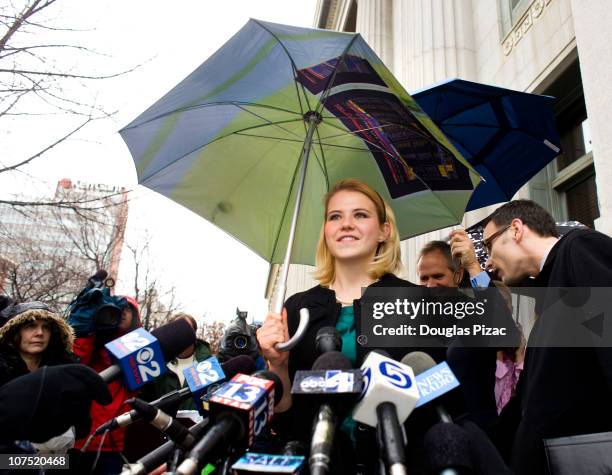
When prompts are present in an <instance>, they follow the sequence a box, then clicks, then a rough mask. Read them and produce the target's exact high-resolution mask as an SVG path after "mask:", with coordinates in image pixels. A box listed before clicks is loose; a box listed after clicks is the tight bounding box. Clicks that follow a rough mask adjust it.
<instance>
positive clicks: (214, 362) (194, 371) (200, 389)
mask: <svg viewBox="0 0 612 475" xmlns="http://www.w3.org/2000/svg"><path fill="white" fill-rule="evenodd" d="M183 375H184V376H185V381H186V382H187V385H188V386H189V390H190V391H191V395H192V397H193V400H194V402H195V405H196V407H197V408H198V411H200V410H201V408H202V401H201V397H202V395H203V394H204V393H205V392H206V390H207V389H208V388H209V387H210V386H211V385H212V384H215V383H217V382H219V381H222V380H224V379H225V373H224V372H223V369H222V368H221V364H220V363H219V360H218V359H217V358H216V357H214V356H211V357H210V358H208V359H206V360H204V361H198V362H196V363H194V364H192V365H191V366H188V367H187V368H185V369H184V370H183Z"/></svg>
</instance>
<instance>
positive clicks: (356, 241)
mask: <svg viewBox="0 0 612 475" xmlns="http://www.w3.org/2000/svg"><path fill="white" fill-rule="evenodd" d="M324 203H325V216H324V222H323V225H322V228H321V234H320V237H319V242H318V245H317V251H316V266H317V269H316V274H315V278H316V279H317V280H318V281H319V285H317V286H316V287H313V288H311V289H310V290H307V291H305V292H300V293H298V294H295V295H293V296H292V297H290V298H289V299H288V300H287V301H286V302H285V308H284V310H283V314H282V315H278V314H272V313H271V314H268V316H267V318H266V320H265V321H264V323H263V325H262V326H261V328H260V329H259V330H258V331H257V340H258V342H259V345H260V347H261V350H262V353H263V356H264V358H265V359H266V360H267V361H268V366H269V368H270V370H272V371H274V372H275V373H277V374H278V375H279V376H280V378H281V379H282V380H283V385H284V389H285V391H284V395H283V399H282V401H281V402H280V404H279V405H278V406H277V408H276V409H277V411H278V412H283V411H286V410H287V409H289V408H290V407H291V404H292V400H291V391H290V388H291V384H290V381H291V379H292V377H293V375H294V373H295V371H297V370H299V369H310V368H311V367H312V363H313V362H314V361H315V359H316V358H317V356H318V355H317V352H316V347H315V337H316V334H317V332H318V331H319V329H321V328H322V327H326V326H332V327H336V329H337V330H338V331H339V333H340V335H341V337H342V352H343V353H344V354H345V356H347V357H348V359H349V360H350V361H351V362H352V363H353V364H355V365H358V364H359V363H360V362H361V359H362V358H363V355H364V354H365V351H363V350H362V349H361V347H360V346H359V345H358V344H357V335H358V334H359V332H358V330H359V328H358V327H359V326H360V325H359V310H360V308H359V299H360V297H361V291H362V288H364V287H369V286H383V287H403V286H414V284H411V283H410V282H408V281H405V280H402V279H399V278H398V277H396V276H395V273H396V272H398V271H399V270H400V269H401V258H400V241H399V234H398V231H397V226H396V224H395V217H394V215H393V211H392V210H391V208H390V207H389V206H388V205H387V204H386V203H385V202H384V200H383V199H382V197H381V196H380V195H379V194H378V193H377V192H376V191H375V190H374V189H373V188H371V187H370V186H369V185H367V184H366V183H364V182H362V181H359V180H356V179H347V180H342V181H340V182H338V183H336V185H335V186H333V188H332V189H331V190H330V191H329V192H328V193H327V195H326V196H325V198H324ZM304 307H305V308H308V310H309V311H310V325H309V327H308V330H307V331H306V334H305V335H304V337H303V338H302V340H301V341H300V343H299V344H298V345H297V346H296V347H295V348H294V349H293V350H291V351H290V352H278V351H277V350H276V349H275V347H274V346H275V345H276V344H277V343H279V342H284V341H286V340H287V339H288V338H289V335H290V334H293V333H294V332H295V331H296V329H297V325H298V322H299V310H300V309H301V308H304ZM401 356H402V355H400V357H401Z"/></svg>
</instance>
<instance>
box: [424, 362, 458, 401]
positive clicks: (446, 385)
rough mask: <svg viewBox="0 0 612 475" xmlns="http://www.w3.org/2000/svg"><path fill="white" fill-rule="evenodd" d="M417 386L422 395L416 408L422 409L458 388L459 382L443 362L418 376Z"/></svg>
mask: <svg viewBox="0 0 612 475" xmlns="http://www.w3.org/2000/svg"><path fill="white" fill-rule="evenodd" d="M416 385H417V387H418V389H419V394H420V398H419V400H418V401H417V403H416V407H421V406H422V405H424V404H427V403H428V402H430V401H433V400H434V399H436V398H438V397H440V396H442V395H443V394H446V393H447V392H449V391H451V390H453V389H455V388H456V387H458V386H459V381H458V380H457V377H456V376H455V374H454V373H453V371H452V370H451V369H450V367H449V366H448V364H447V363H446V361H443V362H442V363H438V364H437V365H435V366H434V367H433V368H430V369H428V370H427V371H423V372H422V373H420V374H418V375H417V377H416Z"/></svg>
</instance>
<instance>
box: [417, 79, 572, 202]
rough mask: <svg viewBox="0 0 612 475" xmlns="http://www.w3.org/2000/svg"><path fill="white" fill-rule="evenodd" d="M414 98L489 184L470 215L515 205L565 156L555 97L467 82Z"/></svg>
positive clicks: (437, 87)
mask: <svg viewBox="0 0 612 475" xmlns="http://www.w3.org/2000/svg"><path fill="white" fill-rule="evenodd" d="M412 97H413V98H414V99H415V100H416V101H417V103H418V104H419V106H421V108H422V109H423V110H424V111H425V112H426V113H427V114H428V115H429V117H431V119H432V120H433V121H434V122H435V123H436V125H437V126H438V127H439V128H440V129H442V131H443V132H444V133H445V134H446V136H447V137H448V138H449V139H450V141H451V142H452V143H453V145H454V146H455V147H456V148H457V149H458V150H459V152H461V154H462V155H463V156H464V157H465V158H466V159H467V160H468V161H469V162H470V164H471V165H472V166H473V167H474V168H475V169H476V171H478V172H479V173H480V174H481V175H482V177H483V178H484V179H485V181H484V182H481V183H480V185H479V186H478V188H476V191H475V192H474V193H473V194H472V197H471V199H470V201H469V202H468V205H467V208H466V211H471V210H473V209H478V208H483V207H485V206H489V205H492V204H495V203H501V202H504V201H509V200H510V199H512V196H514V194H515V193H516V192H517V191H518V189H519V188H520V187H521V186H523V185H524V184H525V183H527V181H529V179H530V178H532V177H533V176H534V175H535V174H536V173H538V172H539V171H540V170H541V169H542V168H544V167H545V166H546V164H548V163H549V162H550V161H551V160H552V159H554V158H555V157H556V156H557V155H558V154H559V152H560V139H559V134H558V133H557V129H556V127H555V114H554V111H553V102H554V98H553V97H550V96H540V95H536V94H528V93H525V92H519V91H513V90H511V89H504V88H501V87H495V86H489V85H486V84H478V83H474V82H470V81H464V80H463V79H451V80H449V81H446V82H443V83H440V84H437V85H435V86H432V87H430V88H428V89H425V90H422V91H420V92H416V93H414V94H412Z"/></svg>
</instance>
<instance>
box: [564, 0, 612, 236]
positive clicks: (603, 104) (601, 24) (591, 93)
mask: <svg viewBox="0 0 612 475" xmlns="http://www.w3.org/2000/svg"><path fill="white" fill-rule="evenodd" d="M571 6H572V16H573V18H574V30H575V32H576V45H577V46H578V56H579V58H580V73H581V75H582V86H583V88H584V100H585V103H586V108H587V116H588V118H589V128H590V131H591V141H592V146H593V161H594V163H595V174H596V176H595V181H596V183H597V197H598V200H599V212H600V215H601V217H600V218H599V219H597V220H595V227H596V228H597V229H598V230H599V231H601V232H603V233H606V234H608V235H612V133H611V131H612V129H611V127H612V125H611V124H612V92H611V89H610V85H611V84H612V66H611V65H612V33H611V32H610V25H612V8H610V7H611V5H610V1H609V0H572V1H571Z"/></svg>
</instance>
